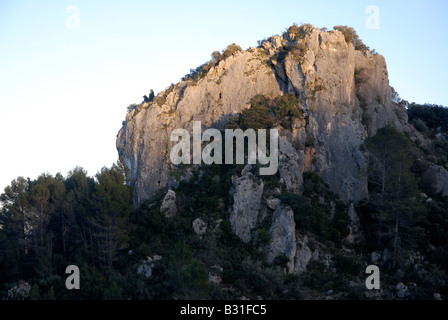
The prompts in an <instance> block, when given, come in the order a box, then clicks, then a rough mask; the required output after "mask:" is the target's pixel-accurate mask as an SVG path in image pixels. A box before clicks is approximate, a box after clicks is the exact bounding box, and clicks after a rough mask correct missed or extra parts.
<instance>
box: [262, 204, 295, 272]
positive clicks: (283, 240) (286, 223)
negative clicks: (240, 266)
mask: <svg viewBox="0 0 448 320" xmlns="http://www.w3.org/2000/svg"><path fill="white" fill-rule="evenodd" d="M269 233H270V236H271V241H270V243H269V249H268V251H267V261H268V262H269V263H272V262H274V259H275V258H276V257H278V256H280V255H283V256H285V257H286V258H287V259H288V262H287V265H286V267H287V271H288V272H289V273H290V272H292V271H293V269H294V257H295V255H296V248H297V247H296V237H295V233H296V223H295V222H294V213H293V211H292V210H291V208H290V207H282V206H278V207H277V209H276V210H275V211H274V215H273V217H272V225H271V228H270V230H269Z"/></svg>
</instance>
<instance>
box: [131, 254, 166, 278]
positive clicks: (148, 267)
mask: <svg viewBox="0 0 448 320" xmlns="http://www.w3.org/2000/svg"><path fill="white" fill-rule="evenodd" d="M160 259H162V257H161V256H158V255H155V256H154V257H146V260H144V261H143V262H142V263H141V264H140V265H139V266H138V268H137V274H140V275H143V276H144V277H145V278H151V276H152V269H153V268H154V266H155V263H156V261H159V260H160Z"/></svg>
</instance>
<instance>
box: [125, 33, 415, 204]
mask: <svg viewBox="0 0 448 320" xmlns="http://www.w3.org/2000/svg"><path fill="white" fill-rule="evenodd" d="M294 37H295V36H294V35H291V34H288V33H285V34H284V35H283V36H274V37H271V38H270V39H268V40H266V41H265V42H264V43H263V44H262V45H261V46H259V47H258V48H250V49H249V50H247V51H240V52H236V53H235V54H233V55H232V56H230V57H228V58H227V59H225V60H223V61H221V62H220V63H219V64H218V65H216V66H215V67H213V68H211V70H210V71H209V72H208V73H207V75H206V76H205V77H203V78H202V79H200V80H199V81H197V82H195V83H193V82H192V81H191V80H185V81H181V82H179V83H178V84H176V85H175V86H174V89H173V90H172V91H171V92H169V94H167V95H166V99H165V102H164V103H163V105H161V106H159V105H158V104H157V103H156V102H151V103H144V104H143V105H141V106H140V108H139V109H136V110H133V111H131V112H130V113H128V115H127V117H126V122H125V124H124V125H123V127H122V128H121V130H120V131H119V133H118V136H117V149H118V152H119V155H120V156H121V158H122V159H123V160H124V162H125V163H126V165H127V167H128V169H129V177H128V178H129V181H130V184H131V186H132V187H133V190H134V205H135V206H138V205H140V204H141V203H142V202H143V201H145V200H147V199H149V198H151V197H153V196H155V195H159V194H160V193H164V192H166V190H167V189H168V188H170V187H175V186H176V185H177V183H178V179H179V178H180V179H187V178H188V175H187V174H184V173H185V172H184V173H181V174H180V177H179V176H176V174H173V172H174V171H175V170H176V169H175V168H174V166H173V165H172V164H171V162H170V158H169V154H170V149H171V147H172V146H173V145H174V144H175V142H170V140H169V138H170V133H171V131H172V130H174V129H176V128H184V129H187V130H188V132H190V133H191V132H192V125H193V121H201V122H202V125H203V129H206V128H209V127H216V128H223V127H224V125H225V124H226V123H227V121H228V119H229V115H232V114H236V113H240V112H241V111H243V110H244V109H246V108H249V107H250V105H249V102H250V99H251V98H252V97H254V96H255V95H257V94H263V95H265V96H267V97H269V98H271V99H273V98H275V97H277V96H279V95H283V94H286V93H290V94H295V95H296V96H298V97H299V99H300V105H301V106H300V107H301V108H302V111H303V112H304V115H305V117H304V118H303V119H301V120H297V121H294V122H293V123H292V125H291V127H290V128H279V129H280V136H281V137H280V143H279V174H280V178H282V179H283V180H282V181H283V183H284V184H285V187H286V188H287V189H288V190H289V191H291V192H294V193H299V192H300V187H301V184H302V174H303V172H305V171H316V172H317V173H318V174H319V175H321V176H322V177H323V179H324V180H325V181H326V182H327V183H328V184H329V185H330V187H331V189H332V190H333V191H335V192H336V193H338V194H339V195H340V196H341V198H342V199H345V200H359V199H361V198H363V197H365V196H366V195H367V178H366V173H365V171H366V165H367V163H366V160H365V158H364V156H363V154H362V153H361V152H360V150H359V146H360V144H361V143H362V142H363V141H364V139H365V138H366V137H367V136H368V135H371V134H374V133H375V132H376V130H377V129H378V128H380V127H383V126H384V125H385V124H387V123H390V124H393V125H395V126H396V127H397V128H398V129H400V130H402V131H403V130H404V131H408V130H409V129H408V127H407V116H406V110H405V109H404V108H403V107H402V106H399V105H396V104H394V103H393V102H392V101H391V89H390V87H389V82H388V74H387V67H386V62H385V59H384V58H383V57H382V56H381V55H372V54H371V53H370V52H368V51H365V52H361V51H357V50H355V48H354V47H353V45H352V44H349V43H346V42H345V39H344V36H343V35H342V33H340V32H339V31H331V32H322V31H320V30H318V29H316V28H313V27H310V28H308V29H307V31H306V35H305V36H304V38H303V40H301V41H302V42H301V43H302V51H301V55H300V56H299V57H297V54H294V49H290V50H289V49H288V50H289V51H286V53H285V48H292V46H293V45H294V43H296V42H295V38H294ZM288 52H289V53H288ZM280 57H281V58H280ZM162 94H163V93H160V95H162Z"/></svg>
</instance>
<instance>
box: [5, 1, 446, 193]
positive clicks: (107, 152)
mask: <svg viewBox="0 0 448 320" xmlns="http://www.w3.org/2000/svg"><path fill="white" fill-rule="evenodd" d="M70 5H75V6H76V7H77V8H78V9H79V29H69V28H67V25H66V20H67V19H68V18H69V17H70V15H69V14H67V13H66V8H67V7H68V6H70ZM369 5H375V6H377V7H378V9H379V29H369V28H367V27H366V19H367V18H368V17H369V14H367V13H366V8H367V7H368V6H369ZM447 14H448V4H447V2H446V1H443V0H441V1H409V0H406V1H404V0H402V1H394V0H389V1H377V0H369V1H364V0H352V1H309V0H308V1H297V0H296V1H242V0H239V1H191V0H190V1H163V2H161V1H135V0H134V1H133V0H128V1H93V0H90V1H78V0H70V1H65V0H61V1H18V0H14V1H13V0H11V1H5V0H0V119H1V124H0V135H1V139H2V140H1V142H2V143H1V153H0V192H2V191H3V188H4V187H5V186H6V185H7V184H9V183H10V181H11V180H12V179H14V178H16V177H17V176H19V175H21V176H25V177H30V178H32V179H34V178H36V177H37V176H38V175H39V174H40V173H43V172H49V173H51V174H56V173H57V172H61V173H62V174H64V175H65V174H66V173H67V172H68V171H69V170H70V169H72V168H74V167H75V166H77V165H80V166H82V167H84V168H85V169H86V170H88V173H89V174H90V175H94V174H95V173H96V172H97V171H98V170H99V169H100V168H101V167H102V166H110V165H111V164H112V163H113V162H115V161H116V160H117V157H118V156H117V152H116V149H115V137H116V134H117V132H118V130H119V129H120V127H121V122H122V121H123V120H124V118H125V115H126V107H127V106H128V105H129V104H131V103H136V102H141V100H142V96H143V95H144V94H148V92H149V90H150V89H151V88H152V89H154V91H155V92H156V93H157V92H159V91H160V90H163V89H165V88H166V87H168V86H169V85H170V84H171V83H176V82H177V81H179V79H180V78H181V77H182V76H183V75H185V74H186V73H188V72H189V69H190V68H195V67H197V66H198V65H200V64H202V63H204V62H206V61H208V60H209V59H210V54H211V53H212V52H213V51H214V50H222V49H223V48H225V47H226V46H227V45H228V44H230V43H233V42H235V43H237V44H239V45H240V46H241V47H242V48H243V49H246V48H248V47H250V46H256V45H257V40H260V39H263V38H265V37H269V36H271V35H274V34H281V33H282V32H283V31H284V30H285V29H286V28H287V27H289V26H290V25H292V24H293V23H294V22H296V23H299V24H300V23H311V24H313V25H315V26H316V27H327V28H328V29H332V27H333V26H334V25H349V26H353V27H354V28H355V29H356V30H357V32H358V34H359V35H360V37H361V39H363V41H364V43H366V44H367V45H368V46H370V47H371V48H374V49H376V51H377V52H379V53H380V54H382V55H384V56H385V58H386V61H387V64H388V69H389V76H390V83H391V85H392V86H394V87H395V89H396V90H397V91H398V92H399V93H400V95H401V97H402V98H404V99H406V100H408V101H410V102H412V101H415V102H418V103H425V102H428V103H436V104H443V105H448V90H447V89H446V84H447V80H448V76H447V75H448V66H447V63H446V56H447V46H448V44H447V40H448V39H447V36H446V32H447V27H448V23H447V22H446V21H447V19H446V15H447ZM70 21H73V20H70Z"/></svg>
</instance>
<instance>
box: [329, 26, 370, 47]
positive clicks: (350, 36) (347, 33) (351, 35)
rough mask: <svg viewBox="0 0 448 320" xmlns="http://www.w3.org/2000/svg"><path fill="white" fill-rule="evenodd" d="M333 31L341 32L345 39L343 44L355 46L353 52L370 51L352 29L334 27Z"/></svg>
mask: <svg viewBox="0 0 448 320" xmlns="http://www.w3.org/2000/svg"><path fill="white" fill-rule="evenodd" d="M333 29H334V30H338V31H340V32H342V34H343V35H344V38H345V42H347V43H351V44H353V45H354V46H355V50H360V51H365V50H370V48H369V47H368V46H366V45H365V44H364V43H363V42H362V40H361V39H360V38H359V36H358V34H357V33H356V31H355V29H353V28H352V27H348V26H335V27H334V28H333Z"/></svg>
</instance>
